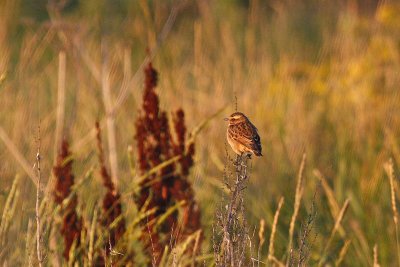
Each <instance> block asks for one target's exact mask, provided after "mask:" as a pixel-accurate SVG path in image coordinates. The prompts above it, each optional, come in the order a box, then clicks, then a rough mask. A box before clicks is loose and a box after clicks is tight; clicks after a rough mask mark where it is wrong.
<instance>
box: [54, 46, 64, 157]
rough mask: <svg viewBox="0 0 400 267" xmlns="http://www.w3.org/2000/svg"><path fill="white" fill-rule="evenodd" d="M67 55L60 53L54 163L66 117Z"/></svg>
mask: <svg viewBox="0 0 400 267" xmlns="http://www.w3.org/2000/svg"><path fill="white" fill-rule="evenodd" d="M65 73H66V56H65V52H64V51H60V52H59V53H58V85H57V119H56V136H55V142H54V164H55V163H56V161H57V153H58V151H59V149H60V146H61V140H62V134H63V128H64V117H65V77H66V74H65Z"/></svg>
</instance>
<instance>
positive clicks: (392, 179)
mask: <svg viewBox="0 0 400 267" xmlns="http://www.w3.org/2000/svg"><path fill="white" fill-rule="evenodd" d="M384 169H385V171H386V174H387V175H388V177H389V182H390V195H391V203H392V212H393V222H394V226H395V229H396V248H397V251H396V252H397V253H396V254H397V261H398V265H399V266H400V253H399V251H400V249H399V248H400V245H399V220H398V217H399V215H398V212H397V205H396V189H395V186H396V185H395V177H394V168H393V160H392V159H390V160H389V162H388V163H386V164H385V165H384Z"/></svg>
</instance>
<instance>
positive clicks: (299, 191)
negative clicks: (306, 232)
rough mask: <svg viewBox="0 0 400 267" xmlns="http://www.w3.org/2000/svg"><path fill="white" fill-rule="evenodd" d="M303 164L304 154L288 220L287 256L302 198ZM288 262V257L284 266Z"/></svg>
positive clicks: (304, 160)
mask: <svg viewBox="0 0 400 267" xmlns="http://www.w3.org/2000/svg"><path fill="white" fill-rule="evenodd" d="M305 163H306V154H305V153H304V154H303V158H302V160H301V163H300V169H299V173H298V176H297V185H296V195H295V198H294V211H293V215H292V218H291V220H290V227H289V245H288V253H289V254H290V251H291V249H292V243H293V233H294V226H295V224H296V218H297V215H298V213H299V209H300V202H301V198H302V196H303V190H304V188H303V173H304V166H305ZM289 261H290V257H288V259H287V262H286V266H289Z"/></svg>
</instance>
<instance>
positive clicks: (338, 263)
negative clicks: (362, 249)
mask: <svg viewBox="0 0 400 267" xmlns="http://www.w3.org/2000/svg"><path fill="white" fill-rule="evenodd" d="M350 244H351V240H350V239H347V240H346V242H344V245H343V247H342V248H341V249H340V252H339V257H338V258H337V260H336V261H335V266H341V263H342V262H343V260H344V257H345V256H346V254H347V251H348V250H349V247H350Z"/></svg>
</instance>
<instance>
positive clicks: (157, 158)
mask: <svg viewBox="0 0 400 267" xmlns="http://www.w3.org/2000/svg"><path fill="white" fill-rule="evenodd" d="M156 85H157V72H156V71H155V70H154V69H153V67H152V66H151V64H149V65H148V66H147V67H146V69H145V89H144V93H143V105H142V111H140V112H139V114H140V115H139V117H138V118H137V121H136V135H135V138H136V141H137V151H138V160H139V166H140V171H141V173H142V174H143V173H146V172H147V171H148V170H150V169H151V168H153V167H155V166H157V165H158V164H160V163H161V162H163V161H165V160H168V159H170V158H172V157H173V156H176V155H181V156H182V157H181V159H180V160H179V164H180V166H181V168H180V169H181V170H180V171H178V170H177V167H176V164H175V163H173V164H169V165H168V166H166V167H164V168H162V169H161V171H159V172H158V173H156V174H154V175H152V176H150V177H148V178H146V179H145V181H143V182H142V184H141V189H140V193H139V196H138V197H137V198H136V199H135V201H136V203H137V205H138V206H139V208H141V207H142V206H143V205H144V203H145V202H146V201H148V202H149V204H148V206H147V209H152V208H156V213H155V214H153V215H150V216H149V217H148V218H147V219H148V220H147V221H152V220H154V219H157V218H158V217H159V216H161V215H163V214H165V212H166V211H167V210H168V209H169V208H170V207H172V206H174V205H176V203H177V202H179V201H181V200H185V203H187V204H185V207H184V214H181V215H179V214H178V212H174V213H172V214H171V215H169V216H168V217H167V218H166V219H165V221H164V223H163V224H162V225H161V227H160V229H159V231H158V232H154V231H153V230H154V229H153V224H151V225H147V223H146V226H145V228H144V229H143V232H142V237H141V239H142V240H143V242H144V245H145V247H146V249H147V251H148V253H149V256H150V257H152V258H156V259H157V260H159V259H160V258H159V257H157V255H161V253H162V248H163V247H164V246H165V245H168V238H164V236H170V234H171V233H170V231H171V229H173V228H174V226H178V225H180V223H179V222H178V218H179V217H180V216H185V217H187V218H188V219H186V222H185V224H184V227H186V226H187V227H186V228H185V229H183V230H182V231H180V232H179V233H182V234H183V236H180V237H179V238H178V242H179V240H181V238H184V236H185V235H189V234H191V233H193V232H194V231H196V230H198V229H199V228H200V219H199V213H198V210H197V211H195V210H194V209H193V208H192V207H194V206H196V207H197V205H194V203H195V202H194V194H193V190H192V188H191V184H190V182H189V181H187V180H186V177H187V175H188V173H189V170H190V168H191V167H192V165H193V156H194V143H192V144H190V145H188V146H187V147H186V145H187V144H186V126H185V121H184V112H183V110H182V109H179V110H178V111H177V112H176V113H175V114H174V117H173V125H172V126H171V125H170V124H169V120H168V117H167V113H166V112H165V111H162V110H160V108H159V99H158V96H157V94H156V92H155V90H154V89H155V86H156ZM172 131H174V132H175V134H176V138H175V141H174V138H173V137H172V136H171V132H172ZM185 149H186V151H185ZM153 179H157V181H155V182H153V183H151V185H150V186H145V185H146V184H147V183H148V182H151V181H152V180H153ZM150 196H151V199H149V200H148V198H149V197H150ZM192 218H193V219H192ZM192 220H194V221H195V223H192V222H191V221H192ZM196 225H197V227H196V228H194V227H195V226H196ZM150 237H151V238H150ZM152 247H153V248H154V249H153V248H152Z"/></svg>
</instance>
